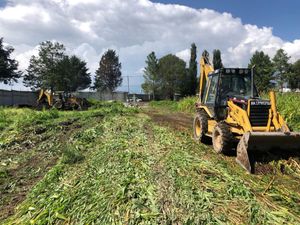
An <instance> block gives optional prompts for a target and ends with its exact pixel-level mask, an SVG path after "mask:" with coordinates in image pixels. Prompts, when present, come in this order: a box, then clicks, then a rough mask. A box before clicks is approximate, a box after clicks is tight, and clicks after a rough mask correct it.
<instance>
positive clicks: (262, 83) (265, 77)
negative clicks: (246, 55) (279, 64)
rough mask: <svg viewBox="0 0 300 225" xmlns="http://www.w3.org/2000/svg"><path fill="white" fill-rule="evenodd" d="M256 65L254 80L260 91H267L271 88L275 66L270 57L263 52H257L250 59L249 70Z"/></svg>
mask: <svg viewBox="0 0 300 225" xmlns="http://www.w3.org/2000/svg"><path fill="white" fill-rule="evenodd" d="M254 65H255V71H254V80H255V84H256V87H257V89H258V91H260V92H262V91H266V90H268V89H269V88H270V87H271V83H270V81H271V80H272V74H273V72H274V70H273V64H272V62H271V59H270V57H269V56H268V55H266V54H265V53H264V52H263V51H260V52H259V51H256V52H255V53H254V54H253V56H252V57H251V59H250V63H249V65H248V68H252V67H253V66H254Z"/></svg>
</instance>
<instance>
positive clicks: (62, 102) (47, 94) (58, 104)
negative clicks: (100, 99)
mask: <svg viewBox="0 0 300 225" xmlns="http://www.w3.org/2000/svg"><path fill="white" fill-rule="evenodd" d="M52 107H54V108H56V109H63V110H71V109H72V110H74V109H75V110H82V109H86V108H88V107H89V103H88V101H87V100H86V99H85V98H78V97H76V96H73V95H71V94H68V93H65V92H63V91H60V92H55V94H54V93H53V92H52V91H48V90H44V89H41V90H40V92H39V96H38V100H37V108H39V109H42V108H46V109H49V108H52Z"/></svg>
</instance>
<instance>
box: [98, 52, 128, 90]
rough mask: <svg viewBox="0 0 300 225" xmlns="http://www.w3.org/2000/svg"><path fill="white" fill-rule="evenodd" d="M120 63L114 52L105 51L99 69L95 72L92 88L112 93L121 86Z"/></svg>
mask: <svg viewBox="0 0 300 225" xmlns="http://www.w3.org/2000/svg"><path fill="white" fill-rule="evenodd" d="M122 81H123V79H122V73H121V63H120V62H119V56H118V55H117V54H116V51H114V50H111V49H109V50H107V51H106V52H105V53H104V55H103V56H102V57H101V60H100V63H99V68H98V69H97V71H96V78H95V86H94V88H95V89H97V90H99V91H103V90H109V91H110V92H113V91H114V90H115V89H116V88H117V87H119V86H120V85H121V84H122Z"/></svg>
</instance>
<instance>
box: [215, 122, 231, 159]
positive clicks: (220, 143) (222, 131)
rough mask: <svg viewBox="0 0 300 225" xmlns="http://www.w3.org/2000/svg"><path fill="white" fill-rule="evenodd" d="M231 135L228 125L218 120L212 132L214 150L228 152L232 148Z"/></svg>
mask: <svg viewBox="0 0 300 225" xmlns="http://www.w3.org/2000/svg"><path fill="white" fill-rule="evenodd" d="M232 141H233V136H232V133H231V131H230V128H229V126H228V125H227V124H226V123H225V122H219V123H218V124H217V125H216V126H215V128H214V130H213V134H212V142H213V147H214V150H215V152H217V153H218V154H220V153H228V152H229V151H231V149H232Z"/></svg>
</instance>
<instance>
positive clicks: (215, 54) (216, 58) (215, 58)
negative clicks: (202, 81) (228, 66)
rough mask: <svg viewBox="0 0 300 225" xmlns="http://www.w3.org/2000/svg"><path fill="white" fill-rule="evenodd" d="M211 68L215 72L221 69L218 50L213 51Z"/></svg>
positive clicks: (221, 64)
mask: <svg viewBox="0 0 300 225" xmlns="http://www.w3.org/2000/svg"><path fill="white" fill-rule="evenodd" d="M213 66H214V69H215V70H217V69H221V68H223V63H222V58H221V51H220V50H219V49H215V50H214V51H213Z"/></svg>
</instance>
